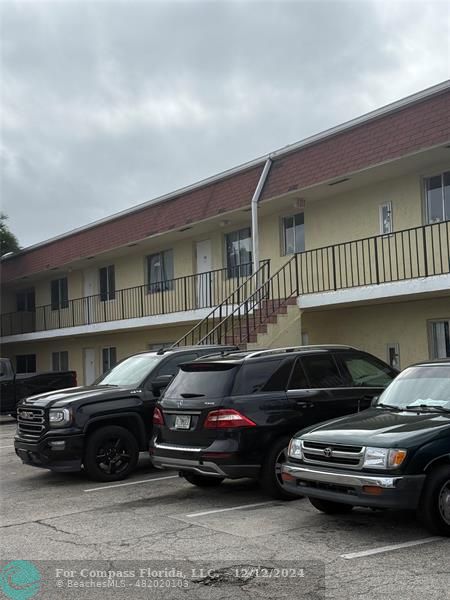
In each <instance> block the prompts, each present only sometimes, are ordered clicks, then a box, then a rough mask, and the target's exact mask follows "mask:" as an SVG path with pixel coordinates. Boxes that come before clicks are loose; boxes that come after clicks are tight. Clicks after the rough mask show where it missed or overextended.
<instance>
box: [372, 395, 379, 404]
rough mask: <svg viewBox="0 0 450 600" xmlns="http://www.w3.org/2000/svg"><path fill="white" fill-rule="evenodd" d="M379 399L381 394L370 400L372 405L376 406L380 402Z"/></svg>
mask: <svg viewBox="0 0 450 600" xmlns="http://www.w3.org/2000/svg"><path fill="white" fill-rule="evenodd" d="M379 399H380V396H374V397H373V398H372V400H371V402H370V406H376V405H377V404H378V400H379Z"/></svg>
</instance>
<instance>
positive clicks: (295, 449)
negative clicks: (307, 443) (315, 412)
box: [288, 438, 303, 460]
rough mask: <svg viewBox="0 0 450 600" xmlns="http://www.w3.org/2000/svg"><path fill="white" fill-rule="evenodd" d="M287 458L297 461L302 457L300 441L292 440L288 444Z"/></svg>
mask: <svg viewBox="0 0 450 600" xmlns="http://www.w3.org/2000/svg"><path fill="white" fill-rule="evenodd" d="M288 456H290V457H291V458H296V459H297V460H299V459H300V458H302V457H303V451H302V441H301V440H299V439H298V438H292V440H291V441H290V442H289V448H288Z"/></svg>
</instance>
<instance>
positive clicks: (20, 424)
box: [17, 408, 45, 439]
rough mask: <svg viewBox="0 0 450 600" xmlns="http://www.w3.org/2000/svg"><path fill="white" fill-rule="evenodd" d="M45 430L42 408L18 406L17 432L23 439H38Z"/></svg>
mask: <svg viewBox="0 0 450 600" xmlns="http://www.w3.org/2000/svg"><path fill="white" fill-rule="evenodd" d="M44 431H45V416H44V409H43V408H18V409H17V433H18V434H19V435H20V437H22V438H24V439H27V438H28V439H38V438H40V437H41V435H42V434H43V433H44Z"/></svg>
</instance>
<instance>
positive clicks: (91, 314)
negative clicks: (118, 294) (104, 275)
mask: <svg viewBox="0 0 450 600" xmlns="http://www.w3.org/2000/svg"><path fill="white" fill-rule="evenodd" d="M97 282H98V271H97V269H88V270H86V271H85V272H84V274H83V292H84V293H83V296H84V300H83V308H84V324H85V325H88V324H89V323H95V309H96V306H97V302H96V298H94V297H93V296H94V295H95V294H96V293H97Z"/></svg>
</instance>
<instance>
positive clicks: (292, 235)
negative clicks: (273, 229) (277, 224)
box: [282, 212, 305, 254]
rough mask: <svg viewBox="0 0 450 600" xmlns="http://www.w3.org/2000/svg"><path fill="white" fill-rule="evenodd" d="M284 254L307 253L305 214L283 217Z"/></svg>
mask: <svg viewBox="0 0 450 600" xmlns="http://www.w3.org/2000/svg"><path fill="white" fill-rule="evenodd" d="M282 224H283V232H282V233H283V254H296V253H297V252H304V251H305V213H302V212H301V213H297V214H296V215H292V216H290V217H283V221H282Z"/></svg>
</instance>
